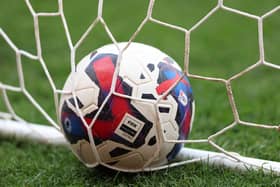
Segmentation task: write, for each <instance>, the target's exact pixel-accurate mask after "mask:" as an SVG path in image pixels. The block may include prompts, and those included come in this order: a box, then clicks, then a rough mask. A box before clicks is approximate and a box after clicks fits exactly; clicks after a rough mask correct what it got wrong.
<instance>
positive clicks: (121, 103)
mask: <svg viewBox="0 0 280 187" xmlns="http://www.w3.org/2000/svg"><path fill="white" fill-rule="evenodd" d="M126 45H127V43H119V44H118V46H119V47H120V48H121V49H122V48H123V47H125V46H126ZM118 54H119V51H118V49H117V47H116V46H115V45H113V44H111V45H106V46H103V47H101V48H99V49H97V50H96V51H95V52H93V53H91V54H89V55H87V56H86V57H84V58H83V59H82V60H81V62H80V63H79V64H78V65H77V68H76V71H75V72H74V73H72V74H70V76H69V77H68V79H67V81H66V83H65V85H64V88H63V90H64V91H65V94H62V97H61V101H60V121H61V127H62V130H63V133H64V135H65V137H66V139H67V140H68V141H69V143H70V145H71V148H72V151H73V152H74V153H75V155H76V156H77V157H78V158H79V159H80V160H81V161H82V162H83V163H84V164H86V165H87V166H89V167H90V166H95V165H97V164H98V163H100V164H102V165H105V166H107V167H110V168H113V169H116V170H121V171H132V172H133V171H141V170H143V168H147V167H154V166H160V165H163V164H167V163H169V162H170V161H172V159H174V157H175V156H176V155H177V154H178V152H179V151H180V149H181V148H182V146H183V144H181V143H170V142H167V141H166V140H184V139H186V138H187V136H188V134H189V132H190V130H191V125H192V120H193V116H194V102H193V96H192V89H191V86H190V83H189V81H188V79H187V77H186V76H185V75H184V74H183V72H182V70H181V68H180V67H179V65H178V64H177V63H176V62H175V61H174V60H173V59H172V58H170V57H169V56H168V55H166V54H164V53H163V52H161V51H160V50H158V49H156V48H154V47H151V46H148V45H144V44H140V43H131V44H130V45H129V47H128V48H127V49H126V50H125V51H124V52H123V54H122V55H121V58H120V59H118ZM118 61H119V63H118ZM118 65H119V66H118ZM67 92H68V93H69V94H67ZM97 158H98V159H97Z"/></svg>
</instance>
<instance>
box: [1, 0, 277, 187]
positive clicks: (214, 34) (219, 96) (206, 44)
mask: <svg viewBox="0 0 280 187" xmlns="http://www.w3.org/2000/svg"><path fill="white" fill-rule="evenodd" d="M31 3H32V4H33V5H34V8H35V9H36V11H56V10H57V3H56V1H54V0H53V1H35V0H32V1H31ZM279 4H280V2H279V1H275V0H273V1H272V0H271V1H267V0H266V1H265V0H258V1H252V0H251V1H246V2H243V1H241V0H236V1H225V5H228V6H230V7H233V8H238V9H240V10H243V11H247V12H250V13H254V14H256V15H262V14H264V13H265V12H267V11H269V10H271V9H272V8H273V7H275V6H277V5H279ZM215 5H216V2H214V1H212V0H209V1H205V0H199V1H198V0H187V1H183V0H176V1H172V3H170V1H167V0H160V1H157V2H156V4H155V8H154V12H153V16H154V17H155V18H158V19H160V20H163V21H166V22H169V23H173V24H177V25H180V26H183V27H186V28H190V27H191V26H193V25H194V24H195V23H196V22H197V21H198V20H199V19H201V18H202V17H203V16H204V15H205V14H206V13H207V12H208V11H209V10H211V8H213V7H214V6H215ZM147 6H148V1H140V0H137V1H125V0H121V1H114V0H105V2H104V12H103V13H104V19H105V21H106V22H107V24H108V25H109V28H110V29H111V31H112V32H113V34H114V36H115V37H116V39H117V41H127V40H128V39H129V37H130V36H131V35H132V34H133V32H134V31H135V29H136V28H137V26H138V25H139V24H140V23H141V21H142V19H143V18H144V17H145V12H146V9H147ZM64 9H65V15H66V18H67V21H68V24H69V29H70V33H71V36H72V40H73V41H74V42H76V41H77V40H78V39H79V37H80V36H81V35H82V33H83V32H84V31H85V29H86V28H87V26H88V25H89V24H90V23H91V21H92V20H93V19H94V18H95V16H96V11H97V3H96V1H89V0H86V1H83V2H82V3H77V1H74V0H67V1H65V6H64ZM279 20H280V12H279V11H278V12H277V13H275V14H274V15H273V16H271V17H269V18H267V19H266V20H265V21H264V43H265V54H266V60H267V61H269V62H271V63H275V64H280V61H279V59H280V54H279V47H280V45H279V44H280V41H279V40H280V37H279V32H280V24H279V23H280V22H279ZM32 25H33V21H32V16H30V14H29V12H28V9H27V7H26V5H25V4H24V2H23V1H17V0H2V1H1V2H0V27H1V28H2V29H3V30H4V31H5V32H6V33H8V35H9V37H10V38H11V40H12V41H13V42H14V43H15V44H16V45H17V46H18V47H19V48H21V49H25V50H27V51H30V52H32V53H34V54H35V53H36V47H35V40H34V35H33V34H34V32H33V27H32ZM257 34H258V33H257V21H255V20H252V19H248V18H245V17H242V16H239V15H236V14H233V13H229V12H226V11H222V10H219V11H218V12H217V13H215V14H214V15H213V16H211V17H210V18H209V19H208V20H207V22H205V23H204V24H202V25H201V26H200V27H199V28H198V29H197V30H195V31H194V32H193V33H192V34H191V51H190V62H191V65H190V71H191V73H194V74H200V75H205V76H215V77H221V78H228V77H230V76H232V75H233V74H235V73H237V72H240V71H241V70H243V69H244V68H246V67H248V66H249V65H252V64H253V63H255V62H257V61H258V56H259V53H258V43H257V42H258V40H257V39H258V35H257ZM40 35H41V43H42V49H43V57H44V60H45V61H46V63H47V66H48V68H49V70H50V73H51V75H52V77H53V79H54V81H55V84H56V86H57V87H58V88H61V87H62V85H63V84H64V81H65V79H66V77H67V75H68V73H69V70H70V66H69V48H68V47H67V41H66V37H65V34H64V31H63V27H62V24H61V20H60V19H59V18H55V17H51V18H40ZM136 41H138V42H142V43H147V44H150V45H153V46H155V47H158V48H159V49H161V50H162V51H164V52H166V53H168V54H169V55H170V56H172V57H173V58H174V59H175V60H176V61H177V62H179V63H181V64H182V62H183V59H184V58H183V53H184V34H183V33H181V32H178V31H175V30H172V29H169V28H166V27H162V26H159V25H156V24H152V23H148V24H146V25H145V26H144V28H143V29H142V31H141V32H140V34H139V35H138V36H137V38H136ZM107 43H110V39H109V37H108V36H107V35H106V33H105V31H104V28H103V27H102V25H101V24H98V25H97V27H96V28H95V29H94V30H93V32H92V33H91V34H90V36H89V37H88V38H87V40H86V41H85V42H84V43H83V44H82V45H81V47H80V48H79V49H78V51H77V59H80V58H81V57H83V56H84V55H86V54H87V53H89V52H90V51H92V50H93V49H95V48H98V47H100V46H102V45H104V44H107ZM22 61H23V69H24V75H25V82H26V86H27V89H28V90H29V91H30V93H32V94H33V96H34V98H35V99H37V100H38V102H39V103H40V104H41V105H42V106H44V108H45V110H46V111H48V112H49V113H50V115H51V116H52V117H54V118H55V114H54V110H53V108H54V105H53V102H52V99H51V96H52V92H51V89H50V85H49V84H48V82H47V80H46V78H45V76H44V73H43V71H42V69H41V67H40V65H39V63H38V62H36V61H32V60H29V59H27V58H23V59H22ZM15 69H16V63H15V54H14V52H13V51H12V50H11V49H10V48H9V47H8V45H7V44H6V43H5V42H4V40H3V39H2V38H0V81H1V82H4V83H9V84H12V85H18V77H17V75H16V73H15V72H16V71H15ZM278 80H279V72H278V71H277V70H275V69H271V68H267V67H260V68H258V69H256V70H254V71H252V72H250V73H248V74H246V75H245V76H243V77H241V78H240V79H237V80H236V81H234V82H233V93H234V95H235V100H236V102H237V107H238V110H239V113H240V117H241V119H243V120H247V121H252V122H257V123H268V124H279V121H280V119H279V113H280V110H279V107H278V105H277V102H279V101H280V95H279V94H278V90H279V88H280V82H279V81H278ZM191 83H192V86H193V89H194V94H195V100H196V105H197V107H196V108H197V112H196V119H195V123H194V128H193V132H192V134H191V137H190V138H193V139H195V138H206V137H207V136H209V135H211V134H213V133H215V132H217V131H218V130H219V129H221V128H223V127H225V126H226V125H228V124H230V123H231V122H232V121H233V115H232V112H231V108H230V105H229V103H228V99H227V96H226V91H225V86H224V85H222V84H220V83H213V82H205V81H201V80H196V79H191ZM9 97H10V98H11V100H12V101H13V106H14V107H15V110H16V112H17V113H18V114H19V115H20V116H23V117H26V118H27V119H29V120H30V121H32V122H38V123H46V121H45V120H44V118H43V117H41V115H40V114H39V113H38V112H37V111H36V110H34V107H32V106H31V105H30V103H29V102H28V101H27V100H26V99H25V98H24V97H23V96H22V95H21V94H15V93H9ZM0 110H4V106H3V103H2V100H1V101H0ZM0 140H1V141H0V186H40V185H42V186H91V185H97V186H106V185H107V186H115V185H118V186H129V185H131V186H132V185H135V186H256V185H260V186H270V185H272V186H277V185H279V184H280V180H279V178H278V177H276V176H273V175H264V174H262V173H261V172H248V173H238V172H233V171H230V170H227V169H223V168H216V167H210V166H206V165H201V164H192V165H187V166H183V167H178V168H174V169H169V170H164V171H159V172H151V173H140V174H126V173H119V172H114V171H109V170H107V169H104V168H96V169H88V168H86V167H84V166H83V165H82V164H81V163H79V161H78V160H77V159H76V158H75V157H74V156H73V155H72V153H71V151H69V150H67V149H65V148H58V147H49V146H45V145H38V144H34V143H31V142H21V141H14V140H13V141H11V139H3V138H2V139H0ZM216 142H217V143H218V144H219V145H220V146H222V147H224V148H225V149H227V150H231V151H238V152H239V153H241V154H243V155H247V156H253V157H259V158H263V159H271V160H277V161H280V151H279V150H280V136H279V133H278V132H274V131H269V130H262V129H252V128H248V127H240V126H238V127H236V128H234V129H232V130H231V131H229V132H227V133H226V134H225V135H223V136H220V137H219V138H217V139H216ZM189 146H192V147H197V148H203V149H212V148H211V147H210V146H208V145H205V144H198V145H189Z"/></svg>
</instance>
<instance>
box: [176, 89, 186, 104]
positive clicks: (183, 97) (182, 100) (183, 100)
mask: <svg viewBox="0 0 280 187" xmlns="http://www.w3.org/2000/svg"><path fill="white" fill-rule="evenodd" d="M178 100H179V101H180V103H181V104H182V105H184V106H186V105H187V104H188V97H187V96H186V94H185V93H184V92H183V91H182V90H180V93H179V96H178Z"/></svg>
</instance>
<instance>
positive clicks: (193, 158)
mask: <svg viewBox="0 0 280 187" xmlns="http://www.w3.org/2000/svg"><path fill="white" fill-rule="evenodd" d="M98 2H99V3H98V11H97V16H96V17H95V19H94V20H93V21H92V22H91V24H90V25H89V27H88V28H87V29H86V30H85V32H84V33H83V34H82V36H81V37H80V38H79V39H78V40H77V42H76V43H74V42H73V39H72V37H71V34H70V32H69V26H68V22H67V20H66V17H65V14H64V8H63V1H62V0H58V10H57V11H56V12H37V11H36V10H35V9H34V8H33V6H32V4H31V2H30V1H29V0H26V1H25V3H26V5H27V7H28V9H29V12H30V14H31V15H32V18H33V23H34V33H35V36H34V38H35V45H36V53H35V54H33V53H30V52H28V51H26V50H24V49H21V48H19V46H17V45H16V44H15V43H14V41H13V40H12V39H11V38H12V37H11V36H10V35H9V33H7V32H5V30H4V29H2V28H1V27H0V37H1V38H2V39H3V40H4V41H5V42H6V44H7V45H8V47H9V48H10V49H11V50H12V51H13V52H14V53H15V56H16V64H17V67H16V70H14V71H16V72H17V76H18V79H19V85H18V86H14V85H11V84H6V83H5V80H3V82H2V80H0V92H1V96H2V98H3V99H2V100H3V103H4V104H3V106H4V108H5V110H6V111H7V112H6V113H5V112H1V111H0V134H1V136H11V137H16V138H21V139H30V140H35V141H38V142H40V143H47V144H53V145H63V146H68V143H67V141H66V140H65V138H64V136H63V133H62V130H61V127H60V125H59V119H54V118H53V117H52V115H50V114H49V111H47V110H45V107H44V106H41V105H40V103H39V102H38V101H37V100H36V99H35V98H34V97H33V94H32V92H30V91H29V90H28V89H27V87H26V84H25V76H26V75H25V74H24V71H23V61H22V58H27V59H29V60H36V61H38V62H39V63H38V64H40V67H41V68H42V71H43V72H44V76H45V78H46V80H47V81H48V83H49V85H50V87H51V92H52V93H53V96H52V97H53V99H52V100H53V101H52V102H53V103H54V106H55V109H53V111H55V113H56V115H57V116H59V100H60V99H59V98H60V95H62V94H66V93H65V90H63V89H60V88H57V86H56V84H55V81H54V80H53V77H52V75H51V73H50V72H49V70H48V66H47V63H46V61H45V59H44V58H43V50H42V45H41V38H40V27H39V23H40V20H39V18H41V17H58V18H60V19H61V20H62V25H63V30H64V32H65V36H66V38H67V42H68V47H69V49H70V57H69V58H70V63H69V64H70V65H69V66H70V67H71V72H72V73H73V72H75V71H76V67H77V66H76V64H77V61H76V53H77V50H78V49H79V48H80V47H81V45H82V44H83V43H84V42H85V41H86V40H87V38H88V37H89V35H90V33H91V32H92V31H93V29H94V28H96V27H97V25H98V24H101V25H102V27H103V29H104V30H105V33H106V35H107V37H108V38H109V39H110V42H111V43H112V44H113V45H115V46H116V48H117V50H118V51H119V54H120V55H119V56H122V54H123V53H124V52H125V51H126V50H127V49H128V48H129V46H130V45H131V43H132V42H134V41H135V39H136V37H137V36H138V35H139V33H140V32H141V30H142V29H143V28H144V26H145V25H147V24H148V23H153V24H157V25H160V26H162V27H164V28H168V29H172V30H175V31H178V32H180V33H182V34H183V35H184V37H185V41H184V53H183V54H182V55H181V56H183V58H184V74H185V75H186V76H188V77H189V78H191V79H193V80H200V81H204V82H211V83H218V84H220V85H222V87H223V88H224V89H225V90H226V91H225V93H226V97H227V101H228V105H229V107H230V110H231V112H232V116H233V120H232V122H230V123H229V125H225V126H223V127H222V128H220V129H219V130H217V131H215V132H214V133H213V134H211V135H209V136H208V137H207V138H203V139H188V140H171V139H164V142H169V143H184V144H185V145H186V146H187V145H188V144H190V143H192V144H208V145H210V146H211V147H212V148H214V149H215V150H217V151H218V152H210V151H205V150H198V149H191V148H183V149H182V150H181V151H180V153H179V154H178V155H177V157H176V159H175V160H176V161H175V162H171V163H169V164H165V165H162V166H156V167H145V168H142V170H143V171H154V170H159V169H165V168H170V167H174V166H179V165H184V164H188V163H193V162H201V161H202V162H205V163H208V164H213V165H219V166H226V167H229V168H232V169H237V170H242V171H250V170H262V171H264V172H265V173H274V174H276V175H280V163H279V162H276V161H270V160H263V159H258V158H250V157H244V156H240V155H239V154H238V153H234V152H231V151H230V150H226V149H225V148H224V147H223V146H222V145H220V144H218V143H217V142H216V141H215V139H216V138H218V137H221V136H223V135H225V134H226V133H228V132H229V131H231V130H233V128H240V127H247V128H256V129H261V130H263V131H276V132H280V126H279V124H262V123H256V122H252V121H248V120H243V118H242V117H241V115H240V110H239V108H238V105H237V102H236V98H237V97H236V95H235V92H234V89H235V87H234V86H233V82H234V81H236V80H237V79H240V78H242V77H244V76H245V75H248V74H249V73H250V72H252V71H255V70H256V69H258V68H260V67H265V68H269V69H273V70H279V69H280V66H279V65H277V64H274V63H271V62H268V60H267V59H266V56H265V48H264V40H265V39H264V33H263V32H264V31H263V30H264V29H263V28H264V21H265V20H266V19H268V18H269V17H271V16H272V15H274V14H275V13H276V12H278V11H279V10H280V6H277V7H275V8H273V9H271V10H270V11H267V12H266V13H264V14H262V15H261V16H258V15H254V14H251V13H248V12H245V11H241V10H238V9H235V8H231V7H229V6H226V5H225V4H224V2H223V0H219V1H217V4H216V6H215V7H214V8H212V9H211V10H210V11H209V12H208V13H207V14H206V15H205V16H204V17H202V18H201V19H200V20H199V21H198V22H197V23H196V24H194V25H193V26H192V27H191V28H185V27H182V26H179V25H174V24H171V23H167V22H164V21H161V20H159V19H157V18H154V17H153V11H154V5H155V3H156V2H155V0H150V1H149V5H148V8H147V11H146V16H145V18H144V19H143V20H142V22H141V23H140V25H139V26H138V28H137V29H136V31H135V32H134V33H133V34H132V36H131V37H130V38H129V40H128V42H127V45H126V46H125V47H123V48H120V47H119V43H118V42H117V40H116V38H115V37H114V34H113V32H112V31H111V29H110V27H109V26H108V25H107V22H106V21H105V19H104V17H103V0H99V1H98ZM219 10H223V11H226V12H229V13H232V14H234V15H239V16H241V17H245V18H248V19H250V20H252V21H255V22H256V24H257V26H258V27H257V28H258V29H257V41H258V48H259V51H258V52H259V54H258V56H259V58H258V60H257V62H256V63H254V64H252V65H250V66H248V67H246V68H244V69H242V70H241V71H239V72H237V73H235V74H234V75H232V76H230V77H229V78H220V77H217V76H205V75H201V74H194V73H192V72H190V67H191V66H192V62H191V61H190V48H191V45H192V42H191V35H192V33H194V32H196V30H197V29H198V28H200V27H201V25H202V24H203V23H205V22H206V21H207V20H208V19H209V18H210V17H211V16H212V15H214V14H216V12H217V11H219ZM118 61H120V60H119V59H118ZM0 65H1V64H0ZM0 72H1V71H0ZM115 72H117V71H115ZM117 75H118V74H117V73H114V78H113V79H116V76H117ZM264 78H265V77H264ZM175 85H176V84H174V85H173V86H175ZM172 88H173V87H172ZM8 92H12V93H17V94H21V95H23V97H25V99H27V101H28V102H29V103H30V104H31V105H32V107H34V108H35V109H36V110H37V111H38V112H39V113H40V115H41V116H42V117H43V118H44V119H45V121H46V122H47V123H48V124H50V125H51V126H44V125H38V124H32V123H29V122H28V121H30V120H29V119H23V118H22V117H21V116H20V115H18V114H17V112H16V111H15V109H14V107H13V103H14V102H15V101H13V100H12V99H11V98H10V97H9V96H8ZM67 94H72V95H73V96H75V92H74V91H73V92H72V91H71V92H67ZM115 94H116V95H117V94H118V93H115ZM119 96H122V97H124V96H123V95H120V94H119ZM132 99H135V98H132ZM74 102H75V103H76V104H75V105H76V107H77V106H78V101H77V100H76V99H74ZM77 110H78V111H79V109H78V108H77ZM57 118H59V117H57ZM192 121H193V119H192ZM223 123H225V122H223ZM197 125H199V124H195V126H197ZM91 145H92V149H93V151H95V149H96V148H95V144H94V141H93V140H91ZM271 154H274V153H271ZM276 154H277V153H276ZM95 155H96V156H97V157H98V153H96V151H95ZM99 163H100V164H102V163H101V162H100V161H99Z"/></svg>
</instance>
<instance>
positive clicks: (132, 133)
mask: <svg viewBox="0 0 280 187" xmlns="http://www.w3.org/2000/svg"><path fill="white" fill-rule="evenodd" d="M143 126H144V122H142V121H140V120H139V119H137V118H135V117H133V116H132V115H130V114H128V113H126V114H125V115H124V117H123V119H122V121H121V123H120V125H119V126H118V128H117V129H116V130H115V133H116V134H117V135H119V136H120V137H122V138H124V139H125V140H127V141H129V142H131V143H133V142H134V141H135V139H136V138H137V136H138V134H139V133H140V132H141V130H142V128H143Z"/></svg>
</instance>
